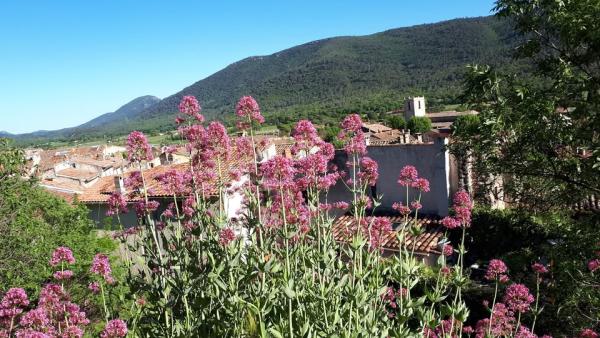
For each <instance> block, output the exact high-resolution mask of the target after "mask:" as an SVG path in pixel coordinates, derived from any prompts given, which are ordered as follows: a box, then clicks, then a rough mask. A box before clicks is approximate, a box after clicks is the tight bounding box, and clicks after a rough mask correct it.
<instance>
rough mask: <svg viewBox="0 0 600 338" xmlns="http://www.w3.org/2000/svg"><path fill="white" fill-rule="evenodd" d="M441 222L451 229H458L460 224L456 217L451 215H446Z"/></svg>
mask: <svg viewBox="0 0 600 338" xmlns="http://www.w3.org/2000/svg"><path fill="white" fill-rule="evenodd" d="M440 223H442V225H443V226H444V227H445V228H447V229H450V230H451V229H456V228H458V227H459V226H460V222H459V221H458V220H457V219H456V218H454V217H450V216H446V217H444V218H443V219H442V221H441V222H440Z"/></svg>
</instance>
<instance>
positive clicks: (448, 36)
mask: <svg viewBox="0 0 600 338" xmlns="http://www.w3.org/2000/svg"><path fill="white" fill-rule="evenodd" d="M516 42H517V37H516V34H515V33H514V31H513V29H512V27H511V25H510V23H509V22H506V21H499V20H498V19H496V18H494V17H480V18H467V19H455V20H450V21H445V22H440V23H434V24H426V25H418V26H413V27H406V28H398V29H392V30H388V31H385V32H381V33H376V34H373V35H367V36H347V37H335V38H329V39H324V40H318V41H313V42H309V43H306V44H303V45H299V46H296V47H293V48H290V49H286V50H283V51H280V52H277V53H275V54H272V55H267V56H255V57H249V58H246V59H243V60H241V61H238V62H236V63H233V64H231V65H229V66H228V67H226V68H224V69H222V70H220V71H218V72H216V73H215V74H213V75H211V76H209V77H207V78H205V79H203V80H200V81H198V82H196V83H194V84H192V85H191V86H189V87H187V88H185V89H183V90H181V91H180V92H178V93H176V94H174V95H172V96H169V97H167V98H165V99H163V100H162V101H160V102H158V103H157V104H154V105H151V106H150V107H149V108H147V109H143V110H141V111H136V112H134V113H131V114H123V115H117V114H110V115H108V116H102V117H100V118H98V119H95V120H93V121H90V122H88V123H86V124H84V125H82V126H80V127H76V128H70V129H69V130H68V133H64V132H62V133H60V134H58V136H60V137H77V136H78V135H81V134H82V133H83V132H85V135H86V136H88V137H89V136H94V135H98V136H102V135H111V134H112V135H115V134H125V133H127V132H129V131H131V130H133V129H141V130H166V129H172V128H173V124H172V121H173V118H174V113H175V112H176V111H177V104H178V103H179V101H180V99H181V97H182V96H183V95H195V96H196V97H197V98H198V100H199V101H200V103H201V105H202V112H203V114H204V115H205V116H206V117H207V118H209V119H211V118H218V119H224V120H227V119H228V118H230V116H231V113H232V112H233V110H234V107H235V102H236V101H237V99H238V98H239V97H240V96H242V95H252V96H254V97H255V98H256V99H257V100H258V102H259V103H260V105H261V107H262V110H263V112H265V113H266V115H267V120H268V121H269V120H270V121H271V122H275V123H279V124H280V123H286V122H287V119H288V117H293V119H294V120H296V119H297V118H298V117H299V116H307V117H312V118H314V117H317V118H319V117H321V116H334V115H335V114H339V113H343V112H348V111H361V112H381V111H386V110H392V109H394V108H398V107H400V106H401V102H402V98H403V97H405V96H408V95H414V94H422V95H426V96H427V97H428V100H429V105H430V106H432V105H434V106H435V105H436V104H450V103H456V97H457V95H458V93H459V92H460V88H461V81H462V80H461V77H462V74H464V72H465V66H466V65H467V64H470V63H486V64H493V65H500V66H503V67H514V66H515V63H514V61H513V60H512V58H511V50H512V48H513V47H514V46H515V44H516ZM200 62H201V61H200ZM116 117H119V118H116ZM47 136H50V134H48V135H47Z"/></svg>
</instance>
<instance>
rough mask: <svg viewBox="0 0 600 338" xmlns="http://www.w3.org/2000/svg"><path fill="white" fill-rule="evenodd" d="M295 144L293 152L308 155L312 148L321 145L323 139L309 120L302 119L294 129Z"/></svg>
mask: <svg viewBox="0 0 600 338" xmlns="http://www.w3.org/2000/svg"><path fill="white" fill-rule="evenodd" d="M292 137H294V145H293V146H292V149H291V150H292V154H294V155H304V156H306V155H308V153H309V152H310V151H311V149H312V148H314V147H317V146H319V145H320V144H321V143H323V140H321V138H320V137H319V135H318V134H317V129H316V128H315V126H314V125H313V124H312V122H310V121H309V120H300V121H298V123H296V126H295V127H294V129H293V130H292Z"/></svg>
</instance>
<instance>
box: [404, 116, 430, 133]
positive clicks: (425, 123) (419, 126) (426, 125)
mask: <svg viewBox="0 0 600 338" xmlns="http://www.w3.org/2000/svg"><path fill="white" fill-rule="evenodd" d="M406 126H407V127H408V129H410V131H412V132H413V133H425V132H428V131H430V130H431V120H430V119H429V118H428V117H425V116H413V117H411V118H410V120H408V123H407V124H406Z"/></svg>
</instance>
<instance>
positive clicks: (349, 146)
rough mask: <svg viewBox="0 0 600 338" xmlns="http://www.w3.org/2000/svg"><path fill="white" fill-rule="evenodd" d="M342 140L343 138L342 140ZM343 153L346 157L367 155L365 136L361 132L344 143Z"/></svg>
mask: <svg viewBox="0 0 600 338" xmlns="http://www.w3.org/2000/svg"><path fill="white" fill-rule="evenodd" d="M343 139H344V138H343ZM344 151H346V153H347V154H348V155H364V154H366V153H367V143H366V141H365V135H364V133H363V132H362V131H359V132H357V134H356V135H355V136H353V137H351V138H349V139H348V140H347V141H346V144H345V146H344Z"/></svg>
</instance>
